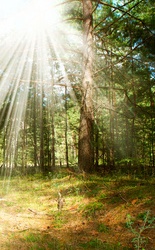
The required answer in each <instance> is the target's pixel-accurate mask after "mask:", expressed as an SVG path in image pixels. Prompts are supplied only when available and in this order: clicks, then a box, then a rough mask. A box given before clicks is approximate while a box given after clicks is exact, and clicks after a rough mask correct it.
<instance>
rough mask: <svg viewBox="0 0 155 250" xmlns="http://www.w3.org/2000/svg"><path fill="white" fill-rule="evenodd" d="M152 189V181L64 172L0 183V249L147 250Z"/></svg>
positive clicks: (154, 215) (153, 220)
mask: <svg viewBox="0 0 155 250" xmlns="http://www.w3.org/2000/svg"><path fill="white" fill-rule="evenodd" d="M154 187H155V178H150V179H148V180H144V179H141V178H138V177H135V176H134V177H133V176H129V175H128V176H127V175H124V176H118V175H117V176H116V175H115V176H105V177H99V176H98V175H95V174H94V175H87V176H86V177H85V178H82V177H81V176H80V175H74V176H72V177H71V178H70V176H69V175H68V173H66V172H65V171H61V172H59V173H56V174H49V175H46V176H42V175H34V176H27V177H22V178H21V177H20V176H14V177H12V178H11V179H10V180H7V179H6V180H4V179H3V178H1V180H0V196H1V200H0V203H1V208H0V222H1V227H0V234H1V242H0V249H3V250H5V249H10V250H13V249H16V250H18V249H22V250H24V249H25V250H28V249H34V250H43V249H47V250H48V249H54V250H57V249H58V250H59V249H64V250H71V249H75V250H80V249H97V250H100V249H103V250H104V249H105V250H131V249H145V250H147V249H148V250H153V249H155V210H154V207H155V201H154V196H155V188H154ZM59 191H61V193H62V196H63V198H64V207H63V209H62V211H58V209H57V196H58V192H59ZM148 214H149V216H147V218H146V215H148Z"/></svg>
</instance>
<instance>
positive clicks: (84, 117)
mask: <svg viewBox="0 0 155 250" xmlns="http://www.w3.org/2000/svg"><path fill="white" fill-rule="evenodd" d="M92 11H93V7H92V1H91V0H83V81H82V103H81V114H80V115H81V116H80V130H79V155H78V163H79V167H80V169H81V170H83V171H85V172H91V170H92V169H93V165H94V148H93V123H94V118H93V102H92V86H93V77H92V67H93V27H92V24H93V18H92Z"/></svg>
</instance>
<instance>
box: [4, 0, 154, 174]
mask: <svg viewBox="0 0 155 250" xmlns="http://www.w3.org/2000/svg"><path fill="white" fill-rule="evenodd" d="M63 6H64V19H65V21H66V22H68V25H69V27H72V28H71V29H70V33H72V32H73V30H75V29H76V30H78V32H79V33H78V34H82V33H83V36H84V40H83V45H82V43H81V42H79V43H78V44H77V46H75V44H73V43H72V41H71V40H70V42H69V45H68V46H67V44H68V40H67V39H66V38H65V34H63V36H64V37H63V39H64V41H65V39H66V43H65V42H64V44H65V45H64V46H65V49H67V53H68V54H67V55H68V56H66V54H63V53H62V56H61V57H62V58H61V60H60V58H59V59H58V58H57V59H56V53H55V52H54V51H53V50H52V48H51V49H50V50H49V52H48V53H49V55H50V56H51V64H50V67H51V69H50V72H51V78H50V81H51V87H50V89H49V91H47V92H44V91H43V90H42V87H41V86H42V83H41V82H40V84H39V85H37V86H40V87H36V85H35V82H36V81H37V80H38V79H37V76H36V73H35V67H34V70H33V72H32V76H31V84H30V86H29V96H28V103H27V109H26V114H25V120H24V122H23V123H22V124H20V133H19V135H18V143H17V145H16V149H15V157H14V160H13V166H16V168H17V166H20V168H22V169H26V168H27V166H33V167H34V168H35V170H37V171H43V172H46V171H48V172H49V171H52V170H53V169H54V167H55V166H56V165H67V166H73V165H74V164H77V163H78V164H79V167H80V168H81V169H82V170H84V171H88V172H89V171H91V170H92V169H93V167H94V166H95V169H96V170H98V169H99V168H100V166H102V169H104V170H105V169H106V171H110V170H114V169H116V170H117V171H119V170H123V171H135V170H136V171H139V172H141V171H142V170H143V171H144V172H145V173H146V174H150V173H154V167H155V134H154V133H155V132H154V131H155V109H154V101H155V100H154V99H155V79H154V76H155V64H154V58H155V53H154V47H155V35H154V34H155V22H154V21H155V20H154V18H155V17H154V11H155V4H154V2H153V1H151V0H149V1H148V0H146V1H139V0H133V1H108V0H107V1H105V2H102V1H90V0H84V1H82V2H81V1H79V2H78V1H77V2H73V1H70V2H69V1H67V2H65V1H64V2H63ZM81 32H82V33H81ZM81 36H82V35H81ZM82 46H83V47H82ZM82 61H83V62H82ZM81 65H82V66H81ZM62 68H63V74H62ZM44 84H45V83H44ZM20 90H21V89H20V87H19V89H18V90H17V93H20ZM47 93H48V94H47ZM10 98H11V97H10ZM9 105H10V99H9V98H7V99H6V100H4V103H3V105H2V107H1V110H0V113H1V126H0V129H1V138H0V144H1V150H0V161H1V164H2V163H5V164H6V162H9V159H8V153H7V140H8V134H7V131H9V130H8V129H9V126H8V127H7V128H6V127H5V122H4V121H5V119H7V115H8V106H9ZM10 122H11V120H10ZM79 128H80V129H79ZM9 164H10V163H9Z"/></svg>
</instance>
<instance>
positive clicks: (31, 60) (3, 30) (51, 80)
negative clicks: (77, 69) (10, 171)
mask: <svg viewBox="0 0 155 250" xmlns="http://www.w3.org/2000/svg"><path fill="white" fill-rule="evenodd" d="M61 2H62V0H15V1H14V4H13V1H12V0H7V1H6V2H5V3H4V4H3V8H2V10H3V13H2V12H0V54H1V57H0V111H1V112H0V123H1V122H2V123H3V120H4V125H3V126H4V130H5V133H6V135H7V145H6V153H7V159H6V161H8V162H9V163H8V165H9V166H10V165H11V164H10V159H11V161H12V159H13V157H14V154H15V151H16V145H17V142H18V136H19V132H20V130H21V129H22V126H23V122H24V119H25V113H26V109H27V103H28V96H29V91H30V89H31V88H34V86H35V88H36V92H38V93H37V98H38V99H39V102H40V104H39V107H40V109H42V102H43V100H42V98H43V96H44V99H46V100H47V101H49V103H52V102H53V100H52V96H53V88H54V89H55V91H57V92H59V96H60V98H61V96H62V94H63V93H64V90H65V89H64V86H65V85H66V86H68V87H69V88H70V90H72V85H71V82H70V80H69V79H68V72H70V70H71V68H72V67H73V63H72V60H73V61H77V63H78V64H79V58H77V55H78V53H75V54H73V50H75V49H76V48H82V46H81V44H82V43H81V37H82V36H81V35H80V34H79V33H78V32H77V31H75V30H74V29H71V27H69V26H68V25H67V24H66V23H63V22H62V20H61V12H62V6H63V5H61V4H60V3H61ZM79 50H80V49H79ZM66 62H67V68H68V69H67V68H66ZM67 71H68V72H67ZM59 79H62V81H61V82H60V81H59ZM61 83H62V84H61ZM60 88H61V90H60ZM70 93H71V96H72V98H74V100H75V95H74V92H73V90H72V91H70ZM75 101H76V100H75ZM49 109H50V107H49ZM9 157H10V158H9Z"/></svg>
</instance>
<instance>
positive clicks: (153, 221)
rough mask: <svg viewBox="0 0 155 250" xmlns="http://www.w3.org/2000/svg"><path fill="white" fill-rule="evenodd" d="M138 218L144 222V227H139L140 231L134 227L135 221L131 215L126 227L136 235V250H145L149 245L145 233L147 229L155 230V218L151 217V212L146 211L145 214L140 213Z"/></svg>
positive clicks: (134, 241)
mask: <svg viewBox="0 0 155 250" xmlns="http://www.w3.org/2000/svg"><path fill="white" fill-rule="evenodd" d="M137 218H138V219H141V220H142V225H141V226H139V228H138V229H137V228H136V227H135V226H134V221H133V219H132V218H131V215H130V214H128V215H127V222H126V225H127V228H129V229H130V231H131V232H132V233H133V234H134V235H135V237H134V238H133V239H132V242H133V245H134V248H135V249H137V250H140V249H142V250H145V248H144V247H145V246H146V245H147V242H148V239H147V238H146V237H145V236H143V232H144V231H145V230H146V229H151V228H155V217H154V216H151V214H150V211H146V212H144V213H140V214H139V215H138V216H137Z"/></svg>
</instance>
